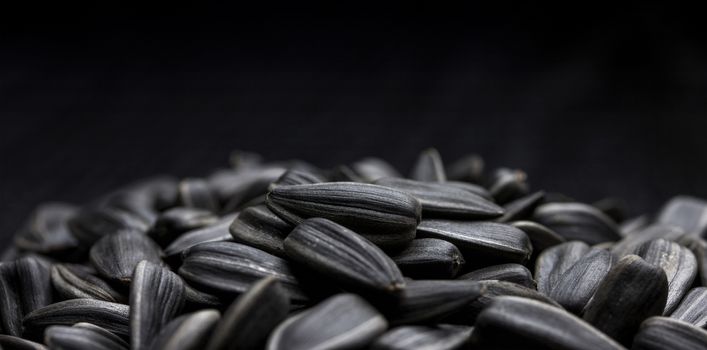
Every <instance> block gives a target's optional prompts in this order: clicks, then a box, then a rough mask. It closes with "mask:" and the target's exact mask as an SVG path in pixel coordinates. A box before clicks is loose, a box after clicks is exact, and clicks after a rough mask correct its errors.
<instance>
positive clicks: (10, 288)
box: [0, 261, 23, 337]
mask: <svg viewBox="0 0 707 350" xmlns="http://www.w3.org/2000/svg"><path fill="white" fill-rule="evenodd" d="M17 280H18V276H17V269H16V267H15V262H14V261H11V262H2V263H0V315H2V317H0V331H2V333H3V334H9V335H13V336H18V337H19V336H20V335H21V334H22V316H23V313H22V302H21V300H20V295H21V294H19V293H18V290H17V284H18V282H17Z"/></svg>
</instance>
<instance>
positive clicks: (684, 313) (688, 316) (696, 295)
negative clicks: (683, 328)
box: [670, 287, 707, 328]
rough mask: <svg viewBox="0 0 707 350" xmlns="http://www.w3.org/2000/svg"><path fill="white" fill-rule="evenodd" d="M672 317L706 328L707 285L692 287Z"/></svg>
mask: <svg viewBox="0 0 707 350" xmlns="http://www.w3.org/2000/svg"><path fill="white" fill-rule="evenodd" d="M670 317H672V318H674V319H676V320H680V321H684V322H687V323H690V324H693V325H695V326H697V327H700V328H705V327H706V326H707V287H696V288H692V289H691V290H690V291H689V292H688V293H687V295H685V297H684V298H683V299H682V301H681V302H680V305H678V307H677V308H676V309H675V311H673V313H672V314H670Z"/></svg>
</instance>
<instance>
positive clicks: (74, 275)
mask: <svg viewBox="0 0 707 350" xmlns="http://www.w3.org/2000/svg"><path fill="white" fill-rule="evenodd" d="M51 280H52V286H54V289H55V290H56V291H57V293H58V294H59V296H61V298H62V299H81V298H88V299H96V300H103V301H110V302H113V303H122V302H124V301H125V300H126V298H125V297H124V296H123V295H122V294H121V293H120V292H118V291H116V290H115V289H113V287H111V286H110V285H109V284H108V283H106V282H105V281H103V280H102V279H101V278H100V277H97V276H94V275H93V274H91V273H89V272H87V271H86V269H83V268H81V265H68V264H56V265H54V266H52V271H51Z"/></svg>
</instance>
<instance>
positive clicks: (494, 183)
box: [488, 168, 529, 204]
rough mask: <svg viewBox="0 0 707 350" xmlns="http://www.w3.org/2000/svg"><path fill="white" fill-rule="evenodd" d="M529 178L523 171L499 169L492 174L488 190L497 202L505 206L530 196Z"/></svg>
mask: <svg viewBox="0 0 707 350" xmlns="http://www.w3.org/2000/svg"><path fill="white" fill-rule="evenodd" d="M527 178H528V175H527V174H526V173H525V172H523V171H522V170H517V169H508V168H499V169H496V170H495V171H494V172H493V174H491V179H490V181H489V183H488V189H489V191H490V192H491V195H492V196H493V198H495V199H496V202H498V203H501V204H505V203H508V202H510V201H512V200H514V199H517V198H520V197H522V196H525V195H526V194H528V191H529V187H528V183H527V182H526V180H527Z"/></svg>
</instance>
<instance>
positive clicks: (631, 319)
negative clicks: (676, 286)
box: [584, 255, 668, 346]
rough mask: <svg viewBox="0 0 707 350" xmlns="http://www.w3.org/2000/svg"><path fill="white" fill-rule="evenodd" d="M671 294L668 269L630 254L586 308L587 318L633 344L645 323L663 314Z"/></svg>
mask: <svg viewBox="0 0 707 350" xmlns="http://www.w3.org/2000/svg"><path fill="white" fill-rule="evenodd" d="M667 297H668V279H667V278H666V277H665V272H664V271H663V270H662V269H661V268H660V267H657V266H653V265H651V264H649V263H647V262H646V261H644V260H643V259H641V258H640V257H639V256H636V255H627V256H625V257H623V258H622V259H621V260H619V261H618V262H617V263H616V265H614V267H612V268H611V270H610V271H609V274H608V275H607V276H606V278H604V280H603V281H602V282H601V284H600V285H599V288H598V289H597V292H596V294H595V295H594V298H592V300H591V301H590V302H589V304H587V306H586V308H585V311H584V320H585V321H587V322H589V323H590V324H592V325H593V326H594V327H596V328H597V329H599V330H600V331H602V332H604V333H605V334H606V335H608V336H610V337H612V338H613V339H615V340H616V341H618V342H620V343H622V344H624V345H626V346H630V345H631V341H632V340H633V335H634V334H635V333H636V331H638V327H639V326H640V325H641V322H643V320H645V319H647V318H648V317H651V316H656V315H661V314H662V313H663V309H664V308H665V303H666V300H667Z"/></svg>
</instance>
